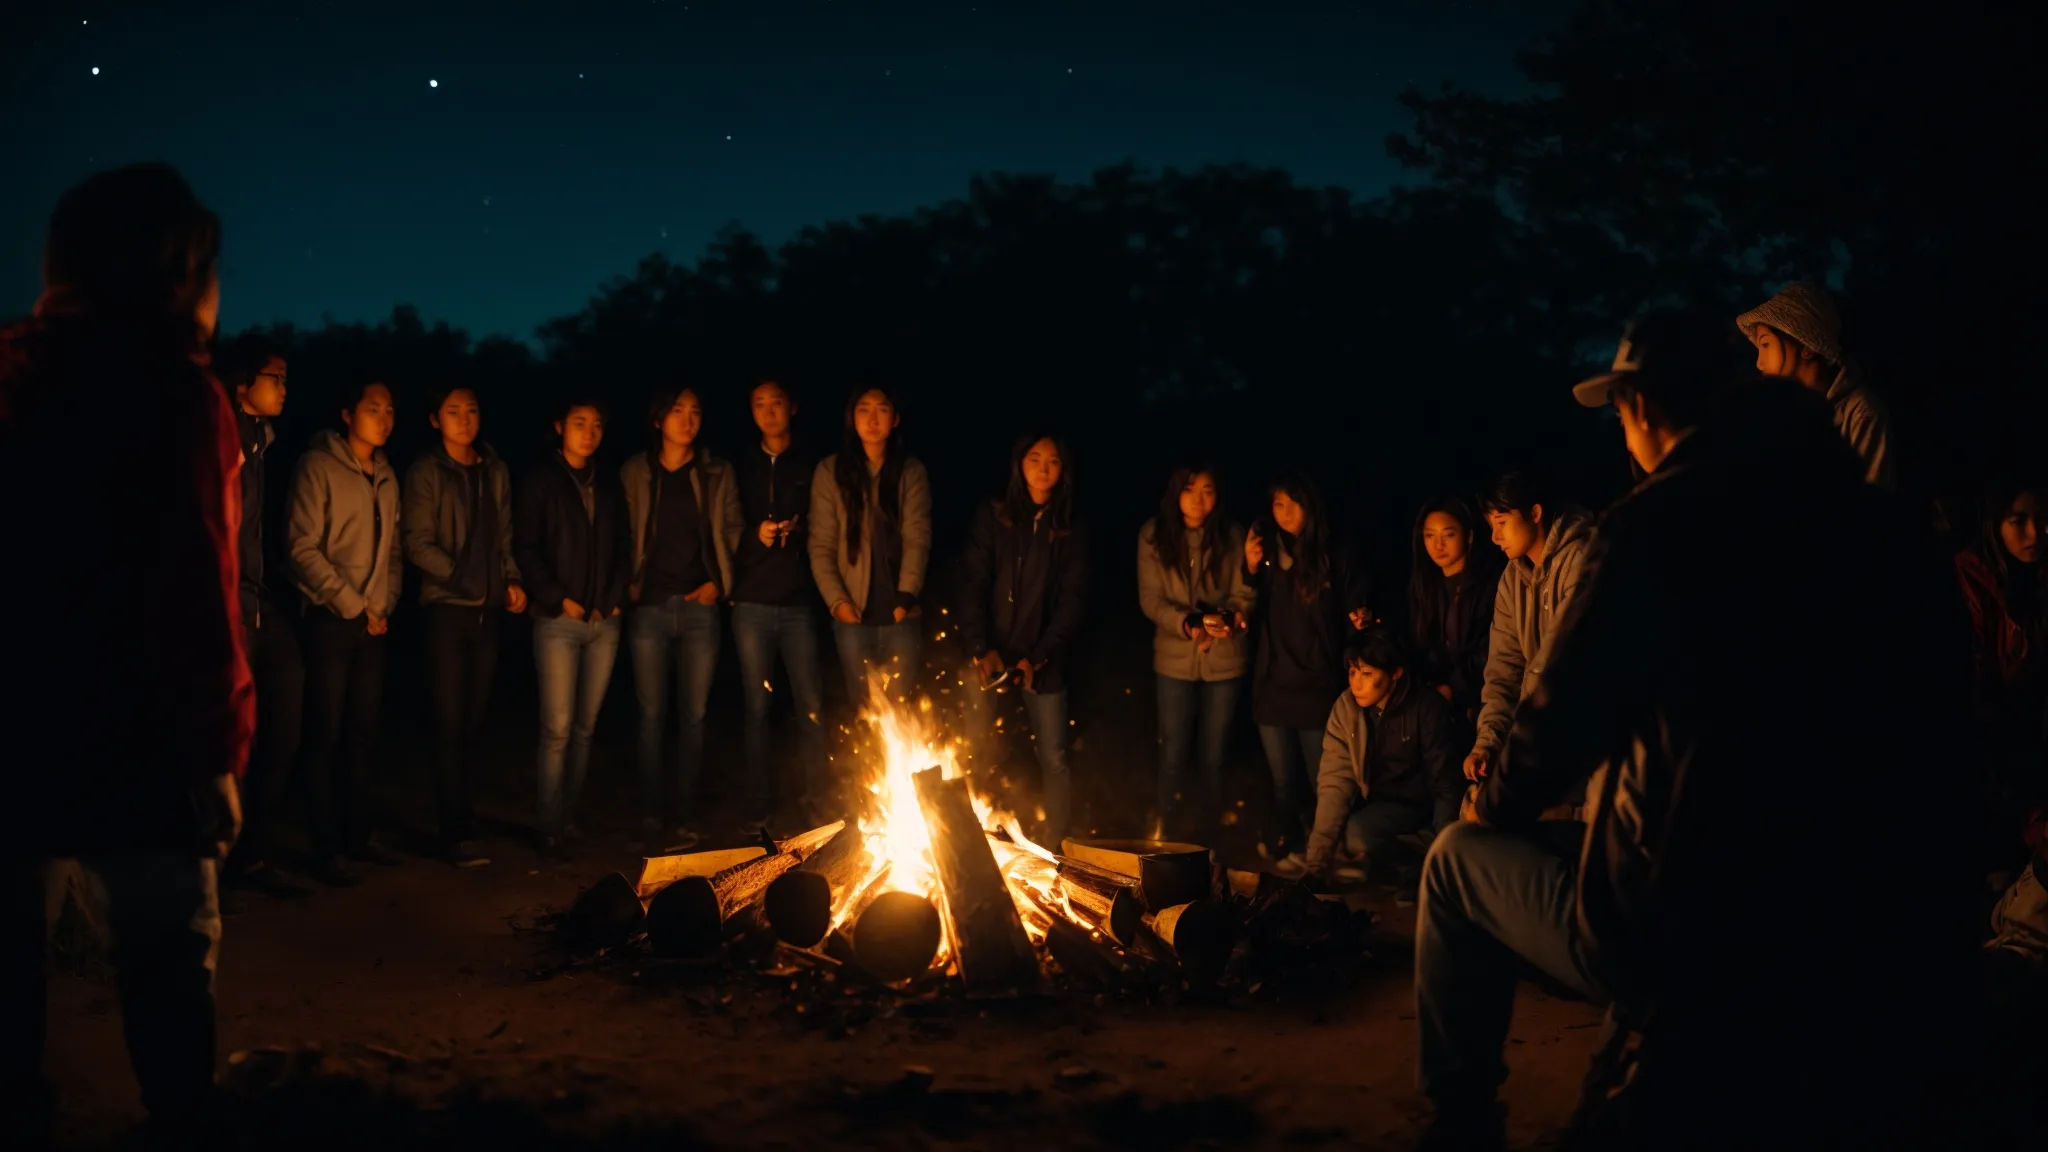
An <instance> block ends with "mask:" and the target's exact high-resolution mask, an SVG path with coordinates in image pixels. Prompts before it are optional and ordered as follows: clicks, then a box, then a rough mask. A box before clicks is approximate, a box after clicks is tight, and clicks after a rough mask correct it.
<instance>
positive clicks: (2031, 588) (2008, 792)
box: [1955, 480, 2048, 872]
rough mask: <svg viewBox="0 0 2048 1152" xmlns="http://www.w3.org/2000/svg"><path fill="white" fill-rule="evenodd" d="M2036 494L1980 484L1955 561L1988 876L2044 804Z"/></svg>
mask: <svg viewBox="0 0 2048 1152" xmlns="http://www.w3.org/2000/svg"><path fill="white" fill-rule="evenodd" d="M2044 495H2048V485H2042V484H2040V483H2036V482H2033V481H2028V480H2000V481H1994V482H1993V483H1991V484H1990V485H1988V486H1987V487H1986V490H1985V494H1984V503H1983V517H1982V521H1983V524H1982V529H1981V532H1980V534H1979V536H1978V538H1977V539H1976V540H1975V541H1974V542H1972V543H1971V544H1970V545H1969V546H1968V547H1967V548H1964V549H1963V550H1962V551H1960V552H1958V553H1956V557H1955V572H1956V579H1957V580H1958V581H1959V582H1960V583H1961V585H1962V589H1963V600H1964V602H1965V604H1966V605H1967V607H1968V608H1969V613H1970V641H1971V644H1970V647H1971V661H1970V663H1971V673H1972V675H1971V687H1972V696H1973V701H1974V704H1975V709H1976V716H1977V728H1978V732H1979V733H1980V736H1981V741H1982V746H1983V749H1984V753H1985V755H1986V756H1987V758H1988V760H1987V765H1988V768H1989V771H1988V773H1987V777H1988V780H1987V783H1988V784H1989V786H1990V793H1991V797H1992V812H1991V813H1990V816H1991V820H1992V825H1993V828H1992V835H1993V837H1994V839H1993V841H1992V850H1993V853H1994V855H1993V858H1992V863H1993V868H1992V871H1994V872H2009V871H2011V870H2012V869H2013V868H2014V867H2015V866H2016V865H2017V864H2018V863H2019V862H2020V861H2021V860H2023V859H2024V856H2023V854H2022V853H2021V851H2020V839H2019V830H2020V829H2021V828H2022V827H2023V826H2024V825H2025V823H2026V818H2027V815H2028V813H2029V812H2030V811H2031V810H2033V809H2034V808H2036V807H2038V806H2040V805H2042V804H2048V767H2044V766H2048V563H2044V560H2043V549H2042V547H2041V516H2042V512H2043V497H2044ZM2008 857H2011V858H2010V859H2008Z"/></svg>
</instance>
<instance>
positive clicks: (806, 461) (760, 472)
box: [732, 444, 817, 608]
mask: <svg viewBox="0 0 2048 1152" xmlns="http://www.w3.org/2000/svg"><path fill="white" fill-rule="evenodd" d="M816 466H817V465H816V462H815V461H813V460H812V459H811V458H810V456H808V455H806V454H805V453H803V452H801V451H799V450H798V449H797V448H796V446H795V445H791V446H790V447H789V448H788V449H787V450H786V451H784V452H783V453H782V454H781V455H779V456H770V455H768V453H767V452H765V451H763V450H762V448H761V446H760V445H759V444H756V445H754V446H753V447H752V448H750V449H748V450H747V451H745V452H742V453H740V455H739V458H738V459H736V460H734V461H733V469H734V470H735V471H737V472H738V473H739V489H740V514H741V515H740V543H739V548H738V549H737V550H736V551H735V552H734V553H733V561H732V567H733V575H732V579H733V586H732V599H733V602H734V603H736V604H772V605H775V606H777V607H783V608H796V607H803V606H806V605H808V604H810V603H811V602H812V598H813V597H814V596H816V594H817V593H816V585H815V584H814V583H813V582H812V580H811V545H810V539H811V537H810V515H811V473H812V470H813V469H814V468H816ZM764 520H773V521H775V522H776V523H778V524H779V523H781V522H783V521H785V520H789V521H794V523H792V524H791V525H790V526H789V535H788V536H786V537H784V539H783V541H782V543H780V544H778V545H776V546H775V547H773V548H770V547H768V546H767V545H765V544H762V543H761V522H762V521H764Z"/></svg>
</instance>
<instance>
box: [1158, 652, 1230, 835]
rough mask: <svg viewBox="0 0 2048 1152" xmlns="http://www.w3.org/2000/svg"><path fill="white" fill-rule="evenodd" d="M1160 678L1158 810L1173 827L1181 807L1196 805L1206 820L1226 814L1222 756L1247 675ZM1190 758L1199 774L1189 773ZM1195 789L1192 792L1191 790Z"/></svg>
mask: <svg viewBox="0 0 2048 1152" xmlns="http://www.w3.org/2000/svg"><path fill="white" fill-rule="evenodd" d="M1157 679H1158V682H1159V796H1158V809H1157V810H1158V813H1159V817H1160V819H1162V820H1164V821H1165V822H1166V823H1167V825H1168V826H1169V827H1175V826H1178V822H1179V819H1180V816H1181V813H1182V812H1184V811H1186V810H1187V806H1188V801H1193V804H1192V809H1193V811H1196V812H1198V813H1200V814H1201V815H1200V817H1199V819H1200V820H1202V821H1203V822H1204V824H1205V825H1206V824H1211V823H1214V822H1215V821H1217V820H1218V819H1220V818H1221V817H1222V815H1223V757H1224V754H1225V753H1226V752H1228V751H1229V748H1230V722H1231V720H1232V719H1233V718H1234V717H1235V716H1236V715H1237V698H1238V696H1239V695H1240V694H1242V692H1243V690H1244V679H1243V677H1239V678H1237V679H1234V680H1176V679H1175V678H1173V677H1171V676H1159V677H1157ZM1190 758H1192V759H1193V760H1194V765H1195V777H1194V780H1193V781H1192V782H1190V781H1189V779H1188V761H1189V759H1190ZM1190 789H1192V790H1193V793H1194V794H1193V795H1192V796H1189V795H1188V792H1189V791H1190Z"/></svg>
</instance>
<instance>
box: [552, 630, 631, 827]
mask: <svg viewBox="0 0 2048 1152" xmlns="http://www.w3.org/2000/svg"><path fill="white" fill-rule="evenodd" d="M620 624H621V621H620V620H619V618H618V617H616V616H614V617H612V618H611V619H609V620H600V621H597V622H595V623H592V622H590V621H587V620H571V619H570V618H569V617H567V616H557V617H555V618H554V619H552V620H542V619H536V620H535V621H534V622H533V663H534V667H535V668H536V669H537V670H538V671H539V673H540V765H539V769H540V777H539V782H540V786H539V788H538V796H539V799H540V803H539V808H540V811H539V816H540V831H541V835H543V836H560V835H561V834H562V827H563V825H564V824H568V823H572V822H574V818H575V812H576V801H577V799H578V798H579V797H581V796H582V795H583V777H584V775H585V774H586V773H588V772H589V770H590V734H591V733H592V732H593V731H594V730H595V729H596V728H597V713H598V710H599V709H601V708H603V707H604V693H605V689H606V688H608V687H610V686H611V682H612V667H613V665H614V664H615V663H616V662H617V661H618V658H619V633H621V632H622V631H624V629H623V628H622V627H620Z"/></svg>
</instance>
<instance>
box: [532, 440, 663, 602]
mask: <svg viewBox="0 0 2048 1152" xmlns="http://www.w3.org/2000/svg"><path fill="white" fill-rule="evenodd" d="M550 455H551V457H552V459H550V460H548V461H547V462H546V463H543V464H541V465H539V466H537V467H535V468H534V469H533V470H532V471H530V472H528V473H527V474H526V475H525V476H524V477H523V478H522V481H521V483H520V486H519V503H518V516H517V519H516V521H515V522H514V524H513V533H512V551H513V555H514V556H515V557H516V558H517V559H518V562H519V575H520V578H521V579H522V580H523V581H524V582H525V588H526V602H527V604H528V606H529V611H531V612H532V613H533V614H534V615H535V616H538V617H540V618H542V619H550V620H551V619H554V618H555V617H558V616H560V615H561V614H562V601H563V600H565V599H567V600H574V601H576V602H577V603H579V604H581V605H582V606H583V607H584V609H585V610H586V611H590V612H595V613H597V614H598V615H599V616H600V617H604V616H609V615H611V614H612V611H613V610H614V609H616V608H619V607H622V606H623V605H624V604H625V602H626V577H627V574H628V572H629V570H630V569H631V568H632V565H633V538H632V535H631V534H630V533H629V532H628V531H627V527H626V496H625V493H624V492H623V491H622V490H621V489H620V487H619V485H618V483H617V482H616V481H615V480H614V479H613V478H612V477H610V476H607V475H605V474H604V472H603V471H602V470H599V469H593V470H592V473H591V489H592V491H591V494H590V495H591V507H592V509H593V511H585V510H584V505H583V494H582V492H580V491H579V490H578V488H579V485H580V484H581V483H582V482H581V481H579V480H577V479H576V477H575V475H574V474H573V473H571V472H570V471H569V466H568V464H566V463H565V462H563V460H562V456H561V453H559V452H555V453H550Z"/></svg>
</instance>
